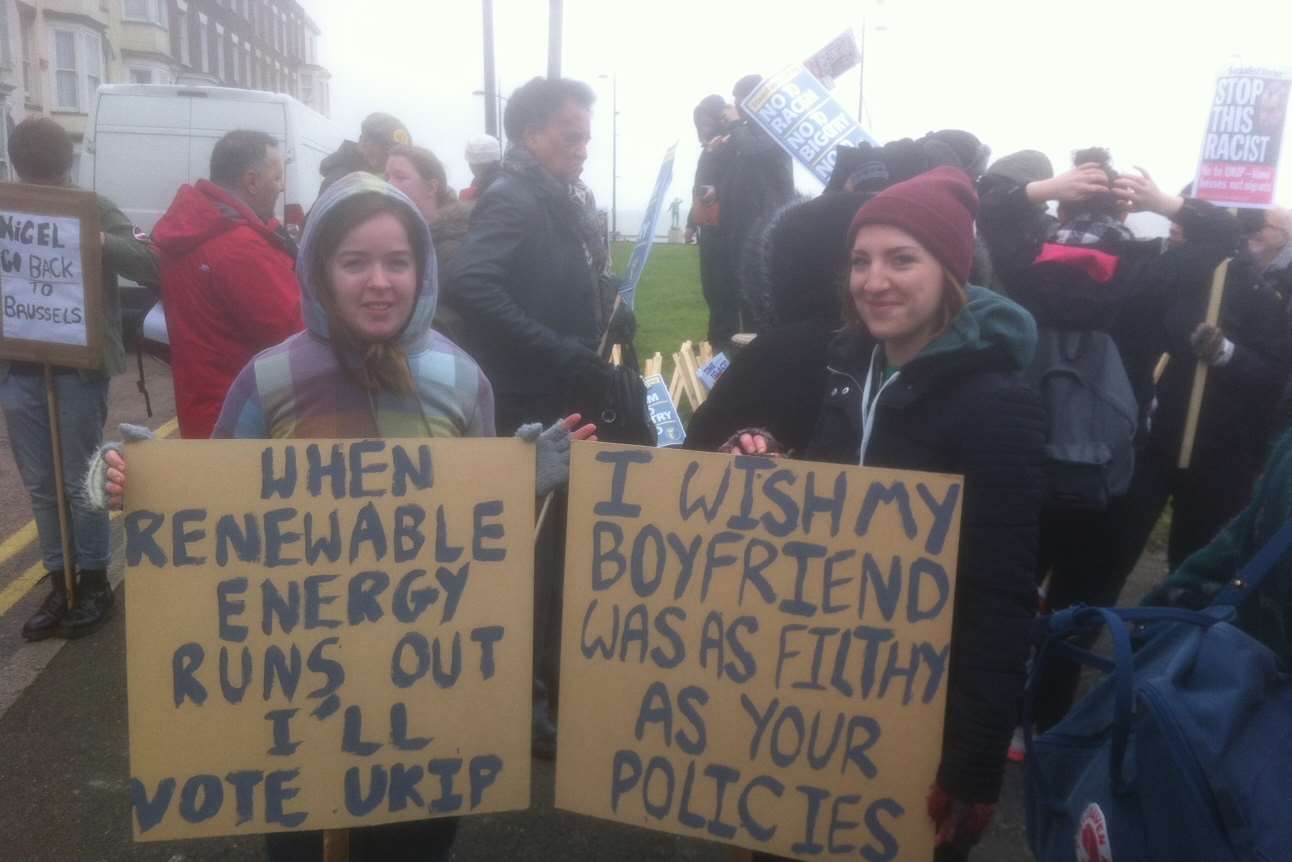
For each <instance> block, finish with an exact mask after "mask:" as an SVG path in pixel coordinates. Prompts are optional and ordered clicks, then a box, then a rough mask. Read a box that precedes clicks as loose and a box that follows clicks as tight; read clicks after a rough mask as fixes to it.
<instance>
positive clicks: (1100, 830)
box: [1077, 802, 1113, 862]
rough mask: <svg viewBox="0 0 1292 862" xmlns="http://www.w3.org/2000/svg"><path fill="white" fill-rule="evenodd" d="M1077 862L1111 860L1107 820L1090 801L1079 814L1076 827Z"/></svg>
mask: <svg viewBox="0 0 1292 862" xmlns="http://www.w3.org/2000/svg"><path fill="white" fill-rule="evenodd" d="M1077 862H1113V847H1112V844H1111V843H1109V841H1108V821H1107V820H1105V819H1104V811H1103V809H1102V808H1100V807H1099V805H1098V804H1097V803H1094V802H1092V803H1090V804H1089V805H1087V806H1086V810H1085V811H1084V812H1082V814H1081V825H1080V826H1079V827H1078V828H1077Z"/></svg>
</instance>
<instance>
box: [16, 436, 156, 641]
mask: <svg viewBox="0 0 1292 862" xmlns="http://www.w3.org/2000/svg"><path fill="white" fill-rule="evenodd" d="M178 428H179V419H178V418H172V419H170V420H168V421H166V422H164V423H163V424H162V425H161V426H160V427H158V428H157V430H156V431H155V432H153V433H155V434H156V435H157V436H158V437H169V436H170V435H172V434H174V433H175V431H176V430H177V429H178ZM120 514H121V513H120V512H113V513H112V514H111V516H110V517H112V518H114V519H115V518H117V517H118V516H120ZM35 540H36V522H35V521H34V520H33V521H28V522H27V523H26V524H25V525H24V526H22V527H21V528H20V529H18V530H17V531H15V532H14V533H13V535H11V536H10V537H9V538H7V539H5V540H4V542H3V543H0V566H3V565H4V564H5V563H7V562H8V561H9V560H10V558H12V557H14V556H16V555H17V554H18V553H20V552H21V551H23V550H24V549H26V547H27V546H28V545H30V544H31V543H32V542H34V541H35ZM44 575H45V566H44V564H43V563H42V562H41V561H37V562H36V563H34V564H32V566H31V567H30V568H28V569H27V571H25V572H23V573H22V574H21V575H19V576H18V577H17V578H15V579H14V580H13V581H12V582H11V583H10V584H9V585H8V586H7V587H5V588H4V589H3V590H0V616H4V615H5V613H7V612H8V611H9V609H10V608H11V607H13V606H14V605H15V604H17V603H18V600H19V599H21V598H22V597H23V596H25V595H27V593H28V591H29V590H31V588H32V587H34V586H35V585H36V582H37V581H39V580H40V579H41V578H42V577H44Z"/></svg>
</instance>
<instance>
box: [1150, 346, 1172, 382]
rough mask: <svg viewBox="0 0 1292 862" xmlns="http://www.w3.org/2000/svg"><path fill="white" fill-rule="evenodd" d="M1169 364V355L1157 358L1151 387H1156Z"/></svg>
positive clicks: (1165, 354)
mask: <svg viewBox="0 0 1292 862" xmlns="http://www.w3.org/2000/svg"><path fill="white" fill-rule="evenodd" d="M1170 364H1171V354H1169V353H1163V354H1162V355H1161V356H1159V357H1158V358H1157V365H1156V366H1155V367H1154V368H1153V385H1154V386H1156V385H1157V384H1158V382H1159V381H1160V380H1161V379H1162V375H1163V374H1165V373H1166V367H1167V366H1168V365H1170Z"/></svg>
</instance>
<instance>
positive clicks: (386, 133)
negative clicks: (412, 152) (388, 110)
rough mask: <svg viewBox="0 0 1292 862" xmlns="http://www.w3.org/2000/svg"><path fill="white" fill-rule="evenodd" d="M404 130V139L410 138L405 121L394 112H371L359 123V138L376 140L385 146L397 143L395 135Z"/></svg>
mask: <svg viewBox="0 0 1292 862" xmlns="http://www.w3.org/2000/svg"><path fill="white" fill-rule="evenodd" d="M398 132H403V133H404V135H405V137H404V140H408V137H407V135H408V129H407V128H405V127H404V124H403V122H402V121H401V120H400V119H399V118H398V117H396V116H394V115H393V114H383V113H380V112H378V113H375V114H369V115H368V116H366V117H364V118H363V122H362V123H361V124H360V125H359V138H360V140H362V139H363V138H369V139H372V140H376V141H378V142H380V143H381V144H383V145H385V146H391V145H392V144H394V143H395V141H396V138H395V135H396V134H397V133H398Z"/></svg>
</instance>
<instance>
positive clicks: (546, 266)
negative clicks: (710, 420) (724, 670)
mask: <svg viewBox="0 0 1292 862" xmlns="http://www.w3.org/2000/svg"><path fill="white" fill-rule="evenodd" d="M593 100H594V96H593V93H592V90H591V88H589V87H588V85H587V84H584V83H582V82H579V81H571V80H566V79H556V78H535V79H533V80H532V81H530V82H529V83H527V84H525V85H523V86H521V87H520V88H519V89H518V90H516V92H514V93H512V96H511V99H510V100H509V101H508V102H507V110H506V112H505V115H504V117H503V124H504V126H505V128H506V130H507V137H508V138H509V139H510V141H511V144H510V146H509V147H508V150H507V157H506V158H505V159H504V165H503V173H502V175H501V176H500V177H498V179H497V180H495V181H494V182H493V183H492V184H491V185H490V186H489V188H488V189H487V190H486V191H485V192H484V194H482V195H481V196H480V199H479V202H478V203H477V204H476V206H475V209H474V210H473V211H472V213H471V226H470V228H469V229H468V231H467V235H466V238H465V239H464V240H463V241H462V245H461V246H460V247H459V248H458V251H457V254H456V255H455V256H454V258H453V261H452V263H451V264H450V266H449V267H448V273H447V276H448V277H447V280H446V284H445V291H444V301H446V302H447V303H448V305H449V307H451V308H452V309H453V310H454V311H456V312H457V313H458V314H460V315H461V317H462V338H461V345H462V347H463V348H465V349H466V350H467V352H469V353H470V354H471V356H472V357H474V358H475V360H476V361H477V362H478V363H480V367H481V368H482V369H484V372H485V374H486V375H487V376H488V377H489V380H490V382H491V383H492V384H493V390H494V397H495V408H496V416H497V422H496V424H497V428H498V433H499V434H500V435H505V434H512V433H513V432H515V430H516V429H517V428H518V427H519V426H520V425H521V424H522V423H526V422H542V423H543V424H544V425H548V424H550V423H552V422H553V421H555V420H556V419H558V418H561V417H564V416H566V415H568V414H570V413H576V412H577V413H582V414H584V415H586V416H587V417H588V419H589V421H594V422H596V421H600V417H598V416H594V415H589V414H590V412H591V409H590V405H591V404H593V403H595V398H596V395H597V393H598V392H604V391H605V389H606V387H608V386H609V385H610V382H611V378H612V375H613V370H612V369H611V366H610V364H609V363H608V362H607V361H606V360H604V359H603V358H602V357H601V353H600V347H601V340H602V337H603V333H605V332H606V330H607V328H608V326H609V324H610V320H611V317H612V315H614V316H616V318H617V319H618V320H620V321H624V323H623V326H624V327H630V326H631V312H630V311H629V310H628V308H627V306H624V305H616V304H615V293H616V291H615V288H614V286H613V283H612V282H611V280H609V279H605V278H603V277H602V274H603V271H604V270H605V266H606V257H607V249H606V246H605V242H604V240H603V239H602V234H601V229H600V226H599V224H598V220H597V213H596V203H595V201H594V200H593V198H592V195H591V193H590V192H589V191H588V189H587V188H586V187H585V186H584V185H583V184H582V183H580V182H579V176H580V175H581V174H582V173H583V163H584V162H585V161H586V160H587V158H588V140H589V138H590V130H591V124H592V103H593ZM616 309H619V310H620V311H619V313H618V314H615V311H616ZM620 330H621V327H617V328H616V330H615V332H612V337H613V336H614V335H615V334H616V332H619V331H620ZM643 400H644V399H643ZM564 536H565V501H564V497H563V494H562V495H558V497H557V498H556V499H555V500H553V502H552V505H551V507H550V515H549V517H548V518H547V519H546V521H545V522H544V527H543V532H542V535H541V536H540V538H539V540H538V542H537V544H536V546H535V549H534V557H535V585H534V586H535V593H534V616H535V624H534V677H535V685H534V751H535V754H536V755H538V756H544V757H550V756H552V755H553V754H554V753H555V746H556V729H555V726H554V724H553V723H552V718H551V715H550V707H551V705H552V704H555V702H556V697H557V691H556V686H557V676H558V672H559V661H558V656H559V649H560V630H561V589H562V582H563V572H562V569H563V566H564V550H565V549H564Z"/></svg>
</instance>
